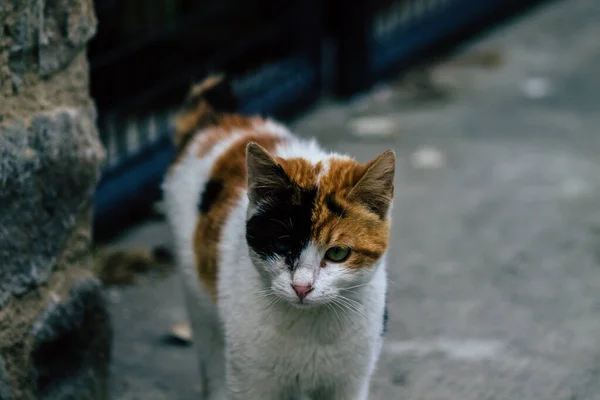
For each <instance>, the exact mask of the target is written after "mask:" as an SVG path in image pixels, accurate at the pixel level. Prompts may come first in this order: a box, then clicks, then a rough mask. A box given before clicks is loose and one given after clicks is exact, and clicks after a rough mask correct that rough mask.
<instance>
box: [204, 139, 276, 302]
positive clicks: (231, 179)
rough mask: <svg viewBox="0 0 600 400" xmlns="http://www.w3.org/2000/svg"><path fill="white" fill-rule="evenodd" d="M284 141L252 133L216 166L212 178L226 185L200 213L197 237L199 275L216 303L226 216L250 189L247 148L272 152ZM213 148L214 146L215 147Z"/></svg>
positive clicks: (235, 143) (237, 142)
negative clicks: (219, 247)
mask: <svg viewBox="0 0 600 400" xmlns="http://www.w3.org/2000/svg"><path fill="white" fill-rule="evenodd" d="M283 140H284V139H282V138H281V137H279V136H275V135H272V134H267V133H260V132H252V133H249V134H248V135H245V136H243V137H241V138H240V139H238V140H237V141H235V142H234V143H233V144H232V145H231V146H230V147H229V148H228V149H227V150H226V151H225V152H224V153H223V154H222V155H221V156H220V157H219V158H218V159H217V160H216V161H215V163H214V165H213V167H212V170H211V174H210V179H211V180H212V181H215V182H220V183H222V184H223V186H222V189H221V190H220V192H219V193H218V195H217V196H216V198H215V199H214V201H213V205H212V207H211V208H210V210H209V211H208V212H207V213H206V214H201V215H200V218H199V219H198V224H197V226H196V232H195V235H194V252H195V255H196V268H197V270H198V276H199V278H200V281H201V282H202V284H203V285H204V287H205V288H206V289H207V290H208V292H209V294H210V295H211V296H212V298H213V300H214V301H215V302H216V301H217V295H218V294H217V277H218V262H217V260H218V246H219V242H220V239H221V231H222V228H223V224H224V223H225V221H226V219H227V216H228V215H229V213H230V212H231V210H232V208H233V207H235V205H236V204H237V202H238V201H239V199H240V196H241V194H242V191H243V189H244V188H246V186H247V178H246V146H247V144H248V143H249V142H255V143H258V144H259V145H261V146H262V147H264V148H265V149H267V150H269V151H273V149H275V147H276V146H277V145H278V144H279V143H281V142H282V141H283ZM213 145H214V144H213Z"/></svg>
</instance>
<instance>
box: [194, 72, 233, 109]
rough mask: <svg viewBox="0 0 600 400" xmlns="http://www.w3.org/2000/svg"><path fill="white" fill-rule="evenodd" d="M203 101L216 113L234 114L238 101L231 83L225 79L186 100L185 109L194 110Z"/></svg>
mask: <svg viewBox="0 0 600 400" xmlns="http://www.w3.org/2000/svg"><path fill="white" fill-rule="evenodd" d="M204 101H205V102H206V103H208V104H209V105H210V106H211V107H212V108H213V109H214V110H215V111H218V112H236V111H237V110H238V106H239V100H238V98H237V96H236V95H235V93H234V91H233V87H232V86H231V81H230V80H229V79H226V78H224V79H223V80H222V81H220V82H219V83H217V84H216V85H215V86H211V87H209V88H206V89H205V90H203V91H202V92H200V93H198V94H197V95H196V96H192V97H190V98H188V100H187V104H186V108H187V109H195V108H196V107H198V105H199V104H200V103H202V102H204Z"/></svg>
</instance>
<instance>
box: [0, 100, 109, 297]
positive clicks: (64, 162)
mask: <svg viewBox="0 0 600 400" xmlns="http://www.w3.org/2000/svg"><path fill="white" fill-rule="evenodd" d="M93 124H94V114H93V112H92V111H89V110H88V111H86V110H80V109H71V108H62V109H57V110H55V111H53V112H49V113H39V114H37V115H35V116H34V117H33V118H31V119H30V120H28V121H25V122H18V123H15V124H13V125H11V126H7V127H2V126H0V210H2V212H1V213H0V265H2V268H0V308H2V306H3V305H4V304H5V303H6V301H7V299H8V298H9V297H10V296H11V295H22V294H24V293H25V292H27V291H28V290H30V289H31V288H32V287H35V286H37V285H39V284H41V283H45V282H46V281H47V280H48V277H49V275H50V273H51V271H52V268H53V267H54V265H55V264H56V257H57V256H58V255H60V253H61V249H62V248H63V246H64V245H65V240H66V239H67V237H68V236H69V234H70V232H71V230H72V228H73V227H74V226H75V223H76V217H77V215H78V214H79V212H80V211H81V209H82V207H89V204H90V202H91V199H92V198H93V192H94V190H95V187H96V183H97V180H98V178H99V174H100V166H101V163H102V160H103V157H104V152H103V150H102V147H101V145H100V143H99V142H98V139H97V136H96V131H95V128H94V125H93Z"/></svg>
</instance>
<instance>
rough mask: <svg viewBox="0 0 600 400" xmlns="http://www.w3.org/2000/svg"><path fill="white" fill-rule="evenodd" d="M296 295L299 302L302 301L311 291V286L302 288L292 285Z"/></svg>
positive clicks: (301, 286)
mask: <svg viewBox="0 0 600 400" xmlns="http://www.w3.org/2000/svg"><path fill="white" fill-rule="evenodd" d="M292 287H293V288H294V290H295V291H296V294H297V295H298V297H299V298H300V300H304V298H305V297H306V296H307V295H308V294H309V293H310V292H312V290H313V287H312V286H311V285H308V286H303V285H292Z"/></svg>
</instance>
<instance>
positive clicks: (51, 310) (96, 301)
mask: <svg viewBox="0 0 600 400" xmlns="http://www.w3.org/2000/svg"><path fill="white" fill-rule="evenodd" d="M58 300H59V299H55V301H52V302H51V303H50V304H49V307H48V308H47V310H46V311H45V312H43V313H42V314H41V315H40V316H39V318H38V319H37V321H36V322H35V323H34V325H33V329H32V330H31V333H30V335H31V336H32V337H33V346H32V351H31V353H30V360H29V378H28V380H29V381H30V382H31V383H32V385H33V387H34V388H33V391H34V394H35V398H36V399H40V400H44V399H81V400H86V399H90V400H91V399H100V398H104V397H105V396H106V393H105V390H106V379H107V374H108V361H109V358H110V343H111V330H110V324H109V316H108V311H107V309H106V306H105V302H104V298H103V295H102V291H101V288H100V285H99V284H98V283H97V282H96V281H95V280H93V279H87V280H83V281H79V282H77V283H76V284H75V286H74V287H73V289H71V291H70V294H69V298H68V299H67V301H66V302H64V303H60V302H59V301H58Z"/></svg>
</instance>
